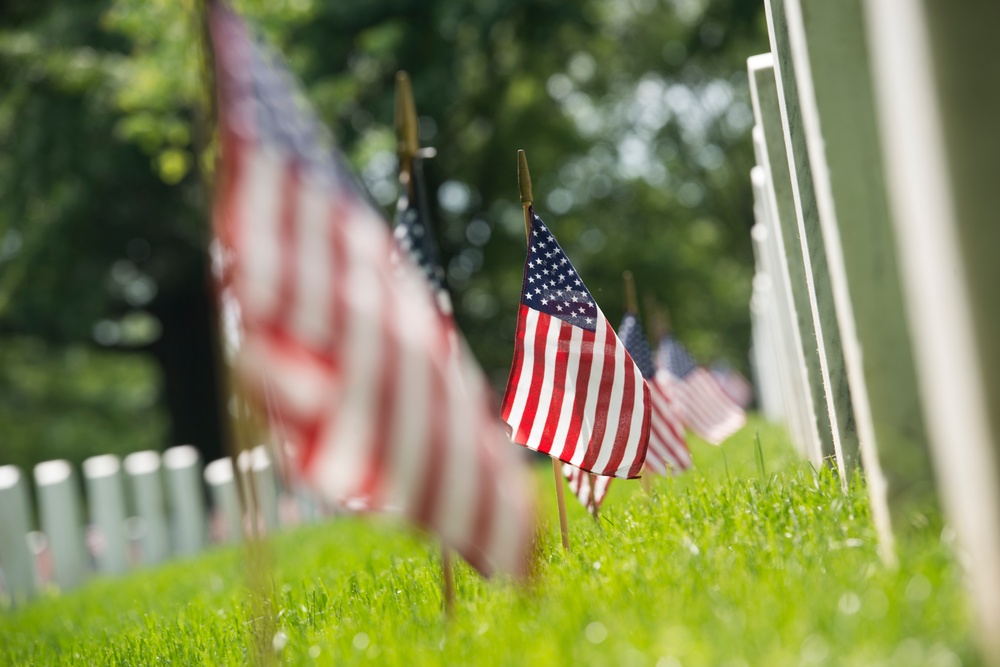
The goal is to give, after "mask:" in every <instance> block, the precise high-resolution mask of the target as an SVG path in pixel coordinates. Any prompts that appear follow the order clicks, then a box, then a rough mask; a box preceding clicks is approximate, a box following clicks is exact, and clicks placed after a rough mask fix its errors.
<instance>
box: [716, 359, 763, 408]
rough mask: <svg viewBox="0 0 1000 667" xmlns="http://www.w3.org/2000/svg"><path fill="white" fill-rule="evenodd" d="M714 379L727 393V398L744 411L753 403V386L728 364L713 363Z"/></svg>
mask: <svg viewBox="0 0 1000 667" xmlns="http://www.w3.org/2000/svg"><path fill="white" fill-rule="evenodd" d="M710 370H711V372H712V377H714V378H715V381H716V382H718V383H719V386H720V387H722V391H724V392H726V396H728V397H729V398H731V399H732V401H733V403H735V404H736V405H738V406H740V407H741V408H743V409H744V410H746V409H747V408H748V407H750V404H751V403H753V385H752V384H750V381H749V380H747V379H746V377H744V376H743V373H740V372H739V371H738V370H736V369H735V368H733V367H732V366H730V365H729V364H728V363H726V362H721V363H713V364H712V366H711V367H710Z"/></svg>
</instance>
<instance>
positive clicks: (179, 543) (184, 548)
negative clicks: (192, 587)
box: [163, 445, 208, 555]
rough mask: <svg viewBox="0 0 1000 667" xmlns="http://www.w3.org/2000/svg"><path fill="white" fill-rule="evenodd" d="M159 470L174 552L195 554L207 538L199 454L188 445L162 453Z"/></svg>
mask: <svg viewBox="0 0 1000 667" xmlns="http://www.w3.org/2000/svg"><path fill="white" fill-rule="evenodd" d="M163 469H164V476H165V477H166V482H167V491H168V494H169V498H170V516H171V535H172V536H173V545H174V553H176V554H178V555H190V554H196V553H198V552H199V551H202V550H203V549H204V548H205V542H206V540H207V537H208V525H207V522H206V508H205V492H204V490H203V489H202V482H201V475H202V472H201V455H200V454H199V453H198V450H197V449H195V448H194V447H192V446H191V445H180V446H178V447H171V448H170V449H168V450H167V451H165V452H163Z"/></svg>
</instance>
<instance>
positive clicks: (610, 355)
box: [580, 320, 617, 470]
mask: <svg viewBox="0 0 1000 667" xmlns="http://www.w3.org/2000/svg"><path fill="white" fill-rule="evenodd" d="M604 326H605V328H606V329H607V333H606V334H605V338H604V349H603V350H601V351H599V352H597V354H599V355H600V359H601V362H602V363H603V367H602V369H601V384H600V386H599V388H598V394H597V409H596V411H595V412H594V432H593V433H592V434H591V436H590V442H589V443H588V444H587V455H586V456H584V457H583V463H581V464H580V467H581V468H583V469H584V470H593V469H594V463H596V462H597V457H598V455H600V453H601V445H602V444H603V442H604V432H605V431H606V430H607V428H608V410H609V408H610V405H611V390H612V388H613V387H614V384H615V346H616V343H617V341H616V339H615V332H614V329H612V328H611V325H610V324H608V321H607V320H604Z"/></svg>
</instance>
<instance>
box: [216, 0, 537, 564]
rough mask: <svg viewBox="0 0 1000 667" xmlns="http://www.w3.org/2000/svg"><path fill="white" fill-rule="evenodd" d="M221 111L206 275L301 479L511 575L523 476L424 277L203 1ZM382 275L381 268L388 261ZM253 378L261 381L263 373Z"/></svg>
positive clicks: (296, 109) (529, 532)
mask: <svg viewBox="0 0 1000 667" xmlns="http://www.w3.org/2000/svg"><path fill="white" fill-rule="evenodd" d="M210 28H211V34H212V38H213V44H214V47H215V55H216V58H215V61H216V68H217V76H216V79H217V81H218V88H219V108H220V116H221V125H220V138H221V149H222V150H221V160H220V163H219V171H218V189H217V192H216V198H215V210H214V218H215V234H216V241H215V242H214V246H215V252H214V253H213V256H214V257H215V258H216V260H217V265H216V275H217V276H218V281H219V285H220V286H224V287H225V288H227V289H228V290H229V292H230V294H231V295H232V299H233V301H234V303H235V304H236V307H237V308H238V311H239V312H238V317H237V318H236V321H238V322H239V325H240V327H241V328H242V345H241V347H240V349H239V353H238V357H237V368H238V370H239V371H240V374H241V377H242V378H243V379H244V381H245V382H246V383H247V385H248V387H249V388H250V389H251V391H252V392H254V393H255V394H256V395H257V396H258V397H259V396H261V395H262V394H263V392H264V387H263V386H262V384H263V383H264V379H266V385H267V387H266V388H267V391H268V394H269V398H270V399H271V401H272V406H273V408H274V410H275V411H276V412H277V413H279V414H280V418H281V421H282V424H283V426H284V428H285V431H286V432H285V437H286V438H287V439H288V440H289V441H290V443H291V445H292V449H293V451H294V452H295V453H296V460H295V463H296V464H297V468H298V470H299V472H300V474H301V475H302V477H303V479H304V480H305V481H306V482H308V483H310V484H311V485H312V486H313V487H314V488H316V489H317V490H318V491H319V492H320V493H321V494H322V495H323V496H324V497H325V498H326V499H328V500H331V501H334V502H346V501H358V500H363V501H365V503H366V506H367V507H370V508H387V507H391V508H398V509H399V510H401V511H403V512H405V513H406V514H407V515H408V516H409V518H410V519H411V520H412V521H413V522H415V523H416V524H418V525H420V526H422V527H425V528H428V529H430V530H433V531H434V532H436V533H437V534H438V535H440V537H441V539H442V541H443V542H444V543H445V544H447V545H448V546H450V547H452V548H454V549H455V550H456V551H458V552H459V553H460V554H461V555H462V556H463V557H464V558H465V559H466V560H468V561H469V563H471V564H472V565H473V566H474V567H475V568H476V569H478V570H479V571H480V572H481V573H483V574H485V575H489V574H491V573H493V572H497V571H505V572H511V573H515V574H520V573H524V572H525V571H526V568H527V563H528V555H529V553H530V545H531V543H532V536H533V531H534V528H535V524H534V517H533V503H532V501H531V494H530V493H529V488H530V487H529V486H528V484H527V479H526V477H525V474H526V471H525V470H524V468H523V466H522V465H520V464H519V463H518V462H517V461H516V460H515V457H514V452H513V451H512V450H511V448H510V447H509V445H508V444H507V442H506V438H505V437H504V434H503V431H502V429H501V428H500V426H499V424H498V423H497V421H496V418H495V417H494V416H493V414H494V413H493V412H492V410H491V408H490V400H489V392H488V389H487V385H486V381H485V378H484V376H483V374H482V371H481V370H480V369H479V367H478V365H476V364H475V362H474V361H473V360H472V359H471V357H470V356H468V354H467V352H466V350H465V348H464V346H462V350H461V354H462V357H461V363H455V362H454V361H453V359H454V355H455V352H454V348H453V345H451V344H450V339H449V336H450V334H449V330H448V327H447V326H445V323H444V321H443V318H441V317H440V315H439V313H438V311H437V309H436V308H435V305H434V303H433V300H432V298H431V292H430V290H428V289H427V284H426V281H425V280H424V278H423V276H421V274H420V272H419V270H418V269H417V267H415V266H414V265H413V264H412V263H411V262H409V261H408V260H406V261H401V260H399V258H397V261H396V262H395V263H394V262H393V261H392V259H391V254H392V252H393V248H394V247H395V243H394V242H393V239H392V237H391V235H390V233H389V231H388V229H387V227H386V225H385V223H384V221H383V220H382V219H381V218H380V217H379V215H378V214H377V213H376V212H375V210H374V209H373V207H372V206H371V204H369V203H368V201H367V199H366V198H365V197H364V196H363V195H362V194H361V191H360V189H359V188H358V186H357V185H356V182H355V181H354V179H353V178H352V177H351V176H350V172H349V171H348V170H347V168H346V167H345V166H344V164H343V161H342V159H341V158H340V157H339V155H338V154H337V153H336V152H335V151H333V149H332V146H331V142H330V141H329V138H328V135H327V133H326V132H325V130H324V129H323V127H322V125H321V124H320V123H319V121H318V120H317V119H316V118H315V115H314V113H313V112H312V110H311V109H310V108H309V106H308V104H307V103H305V102H304V97H303V96H302V95H301V94H300V93H299V91H298V88H297V84H296V82H295V81H294V80H293V78H292V77H291V75H290V74H289V73H288V72H287V70H286V69H285V67H284V66H283V64H281V63H280V61H279V60H278V59H277V58H276V57H275V56H273V55H272V54H271V53H270V52H269V51H267V50H266V49H265V48H264V47H263V46H261V45H260V44H259V43H257V42H256V40H254V39H253V38H252V37H251V36H250V34H249V33H248V31H247V28H246V27H245V25H244V24H243V22H242V21H241V20H240V19H239V18H238V17H237V16H236V15H235V14H233V13H232V12H231V11H229V10H228V9H227V8H225V7H223V6H222V5H221V3H212V4H211V9H210ZM394 264H395V266H394ZM262 378H263V379H262Z"/></svg>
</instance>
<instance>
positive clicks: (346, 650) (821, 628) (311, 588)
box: [0, 420, 978, 667]
mask: <svg viewBox="0 0 1000 667" xmlns="http://www.w3.org/2000/svg"><path fill="white" fill-rule="evenodd" d="M758 430H759V434H760V442H761V449H760V452H759V453H758V450H757V448H756V446H755V434H756V432H757V431H758ZM692 447H693V453H694V457H695V461H696V464H697V466H698V469H697V471H695V472H693V473H691V474H688V475H685V476H683V477H681V478H678V479H658V480H656V481H655V482H654V484H653V489H654V494H653V496H652V497H651V498H650V497H647V496H645V495H644V494H642V492H641V490H640V489H639V484H638V483H634V482H630V483H625V482H616V483H615V484H613V485H612V488H611V492H610V494H609V495H608V499H607V501H606V505H605V508H604V513H603V516H604V518H603V520H602V522H601V524H600V525H596V524H595V523H594V522H593V521H592V520H590V519H589V518H588V517H587V516H586V514H585V513H584V512H583V510H582V508H580V507H579V506H578V505H577V504H576V503H575V502H574V501H572V499H571V498H568V500H569V501H570V507H569V518H570V528H571V534H572V542H573V544H572V552H571V553H569V554H566V553H564V552H563V551H562V549H561V547H560V546H559V542H558V535H557V532H558V526H557V523H556V519H555V510H554V499H553V496H554V494H553V493H552V488H551V469H550V467H549V466H547V465H546V466H542V467H540V468H539V471H538V475H539V486H540V491H541V493H540V496H541V498H542V500H543V502H544V503H545V507H544V510H545V514H546V520H547V524H548V525H547V526H546V527H545V530H544V533H543V535H544V542H543V545H542V551H541V556H540V559H539V563H538V578H537V581H536V583H535V584H534V586H532V587H530V588H528V589H524V590H522V589H518V588H517V587H515V586H513V585H512V584H510V583H509V582H503V581H499V582H485V581H482V580H480V579H479V578H478V577H477V576H476V575H475V574H474V573H473V572H472V571H471V570H470V569H469V568H467V567H466V566H464V565H461V566H459V567H458V569H457V571H456V586H457V605H456V610H455V613H454V616H453V618H452V619H451V620H450V621H447V620H446V619H445V618H444V617H443V614H442V613H441V587H440V563H439V552H438V549H437V547H436V546H435V545H434V543H433V542H432V541H430V540H428V539H427V538H425V537H424V536H421V535H419V534H416V533H414V532H411V531H409V530H407V529H406V528H404V527H402V526H401V525H400V524H396V523H389V522H387V521H381V520H364V519H353V518H352V519H340V520H336V521H332V522H329V523H326V524H324V525H319V526H310V527H305V528H301V529H298V530H295V531H290V532H287V533H284V534H282V535H280V536H279V537H278V538H276V539H275V540H274V541H273V542H272V544H271V547H270V560H271V561H272V563H273V570H272V573H273V583H274V590H275V605H276V607H277V610H278V612H277V613H278V619H277V623H278V627H279V628H280V629H281V632H282V633H283V637H284V638H286V641H285V642H284V648H283V650H282V651H281V654H280V655H281V658H282V659H283V660H284V661H285V662H287V663H289V664H299V663H312V662H317V663H320V664H338V665H343V664H365V665H415V664H416V665H422V664H445V665H524V664H546V665H548V664H553V665H561V664H566V665H626V666H630V665H635V666H642V665H648V666H650V667H653V666H654V665H656V666H657V667H676V666H677V665H684V666H686V667H689V666H691V665H724V666H727V667H737V666H754V667H756V666H757V665H767V666H773V665H806V664H837V665H899V666H900V667H912V666H915V665H931V666H936V667H954V666H957V665H962V664H964V665H973V664H978V657H977V655H976V653H975V650H974V647H973V646H972V640H971V626H972V623H971V619H970V615H969V612H968V608H967V602H966V600H965V596H964V594H963V589H962V582H961V572H960V570H959V568H958V566H957V564H956V562H955V559H954V558H953V556H952V555H951V553H950V550H949V548H948V546H947V545H946V544H943V543H942V542H941V540H940V539H938V535H939V534H940V532H941V531H940V528H939V527H935V526H938V522H937V521H936V520H935V519H934V518H933V517H930V518H929V520H926V521H924V524H925V525H926V527H925V528H924V529H923V531H922V532H918V533H917V535H916V536H915V537H913V539H911V540H910V541H908V542H907V543H906V544H905V545H903V546H902V548H901V553H900V565H899V567H898V568H897V569H888V568H886V567H884V566H883V565H882V564H881V562H880V560H879V558H878V555H877V551H876V541H875V534H874V529H873V526H872V523H871V520H870V517H869V513H868V509H867V504H866V496H865V490H864V487H863V483H862V482H861V481H860V480H857V479H856V480H854V481H853V482H852V484H851V488H850V491H849V493H847V494H846V495H845V494H843V493H842V492H841V490H840V486H839V482H838V480H837V479H836V477H835V476H834V475H833V474H831V473H830V472H829V471H823V472H820V473H818V474H817V473H815V472H814V471H813V470H812V468H811V467H810V466H809V465H808V464H806V463H803V462H801V461H799V460H798V459H797V457H796V456H795V455H794V454H793V453H792V452H791V450H790V449H789V447H788V445H787V443H786V441H785V439H784V435H783V433H782V432H781V431H780V430H779V429H776V428H774V427H770V426H768V425H766V424H763V423H762V422H759V421H755V420H754V421H752V422H751V424H750V425H749V426H748V427H747V428H746V429H744V430H743V431H742V432H741V433H739V434H738V435H737V436H736V437H734V438H733V439H731V440H730V441H729V442H727V443H726V445H725V446H724V447H723V448H713V447H710V446H708V445H704V444H701V443H697V442H696V443H693V445H692ZM762 473H763V475H762ZM244 553H245V552H244V551H242V550H238V549H227V550H216V551H214V552H212V553H209V554H207V555H205V556H202V557H200V558H198V559H194V560H189V561H183V562H175V563H171V564H168V565H166V566H164V567H161V568H159V569H156V570H150V571H144V572H136V573H134V574H132V575H130V576H127V577H124V578H121V579H115V580H109V579H103V580H100V579H98V580H94V581H92V582H91V583H90V584H88V585H87V586H86V587H85V588H83V589H81V590H78V591H75V592H73V593H71V594H67V595H63V596H53V597H49V598H45V599H41V600H38V601H36V602H34V603H33V604H31V605H29V606H27V607H25V608H23V609H20V610H14V611H10V612H8V613H6V614H2V615H0V661H3V662H4V663H8V664H29V663H35V664H52V663H60V664H81V665H96V664H102V665H117V664H165V663H169V664H175V665H177V664H242V663H245V662H246V661H247V660H248V657H247V656H248V653H247V652H246V651H247V649H246V646H247V645H248V638H249V635H250V630H251V628H252V627H253V623H252V621H251V620H250V619H251V618H252V613H251V607H250V604H249V602H248V594H247V587H246V585H245V583H244V581H245V568H244V566H243V557H244Z"/></svg>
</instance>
